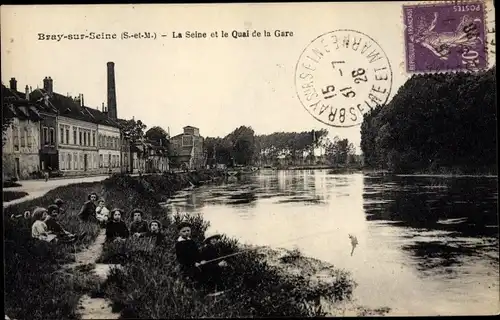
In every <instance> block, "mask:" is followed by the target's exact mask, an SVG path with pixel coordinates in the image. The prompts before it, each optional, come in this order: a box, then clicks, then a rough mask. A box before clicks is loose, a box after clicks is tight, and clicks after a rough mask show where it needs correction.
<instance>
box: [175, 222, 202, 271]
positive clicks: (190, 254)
mask: <svg viewBox="0 0 500 320" xmlns="http://www.w3.org/2000/svg"><path fill="white" fill-rule="evenodd" d="M178 230H179V238H177V242H176V243H175V255H176V257H177V261H178V262H179V264H180V267H181V272H182V273H183V275H184V276H186V277H189V278H191V279H193V280H195V279H196V278H198V277H199V271H200V270H199V269H198V267H199V266H200V264H199V262H200V252H199V249H198V245H197V244H196V242H194V240H193V239H191V225H190V224H189V223H188V222H181V223H180V224H179V226H178Z"/></svg>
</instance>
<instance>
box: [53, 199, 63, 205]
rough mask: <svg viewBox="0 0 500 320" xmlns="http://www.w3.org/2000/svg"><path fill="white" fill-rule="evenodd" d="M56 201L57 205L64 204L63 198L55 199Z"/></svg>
mask: <svg viewBox="0 0 500 320" xmlns="http://www.w3.org/2000/svg"><path fill="white" fill-rule="evenodd" d="M54 203H55V204H57V205H61V204H64V201H63V199H61V198H57V199H56V200H54Z"/></svg>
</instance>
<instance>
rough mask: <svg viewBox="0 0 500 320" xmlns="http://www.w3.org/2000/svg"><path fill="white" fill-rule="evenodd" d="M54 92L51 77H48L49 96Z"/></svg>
mask: <svg viewBox="0 0 500 320" xmlns="http://www.w3.org/2000/svg"><path fill="white" fill-rule="evenodd" d="M53 92H54V81H53V80H52V78H51V77H49V94H52V93H53Z"/></svg>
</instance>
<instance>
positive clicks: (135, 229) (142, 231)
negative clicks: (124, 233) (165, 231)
mask: <svg viewBox="0 0 500 320" xmlns="http://www.w3.org/2000/svg"><path fill="white" fill-rule="evenodd" d="M131 213H132V215H133V218H132V219H133V221H132V224H131V225H130V234H131V235H133V236H134V237H143V236H144V235H146V233H148V232H149V228H148V223H147V222H146V221H144V220H142V218H143V216H144V212H142V210H139V209H134V210H132V212H131ZM158 226H159V225H158Z"/></svg>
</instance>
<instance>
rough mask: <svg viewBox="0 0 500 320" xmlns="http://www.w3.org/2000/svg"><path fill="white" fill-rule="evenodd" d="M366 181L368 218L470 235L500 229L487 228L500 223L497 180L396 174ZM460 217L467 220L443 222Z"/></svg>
mask: <svg viewBox="0 0 500 320" xmlns="http://www.w3.org/2000/svg"><path fill="white" fill-rule="evenodd" d="M364 183H365V187H364V194H363V198H364V199H365V205H364V208H365V212H366V213H367V214H369V215H368V217H367V220H390V221H399V222H400V223H399V224H400V225H402V226H408V227H413V228H426V229H434V230H443V231H455V232H458V233H460V234H463V235H467V236H485V235H493V234H495V233H496V232H497V230H498V229H496V230H495V228H489V227H487V226H491V225H498V216H497V200H496V198H495V197H492V194H496V193H497V185H496V180H494V179H475V178H454V179H443V178H441V179H439V178H422V177H394V176H392V177H380V178H379V179H373V178H369V179H364ZM388 184H390V186H389V187H387V185H388ZM374 201H378V202H375V203H374ZM458 218H465V219H463V220H460V221H461V223H449V224H446V223H443V222H444V220H447V219H458Z"/></svg>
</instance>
